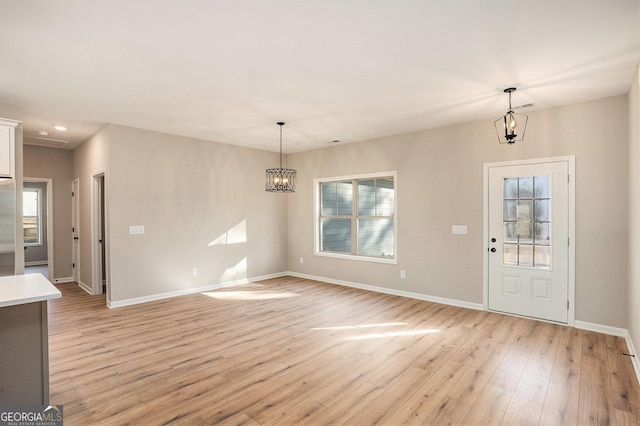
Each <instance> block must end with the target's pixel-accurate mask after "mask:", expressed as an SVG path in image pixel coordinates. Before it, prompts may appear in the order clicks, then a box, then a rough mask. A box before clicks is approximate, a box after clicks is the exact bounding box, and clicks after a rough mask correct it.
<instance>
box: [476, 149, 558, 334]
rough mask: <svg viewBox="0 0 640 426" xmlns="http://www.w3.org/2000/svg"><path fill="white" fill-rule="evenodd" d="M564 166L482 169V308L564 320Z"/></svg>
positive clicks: (536, 165)
mask: <svg viewBox="0 0 640 426" xmlns="http://www.w3.org/2000/svg"><path fill="white" fill-rule="evenodd" d="M568 178H569V164H568V161H554V162H544V163H533V164H520V165H505V166H500V165H494V166H491V167H489V168H488V179H487V182H488V197H489V199H488V237H489V241H488V287H489V289H488V307H489V309H490V310H494V311H500V312H506V313H511V314H516V315H523V316H528V317H534V318H540V319H545V320H549V321H556V322H561V323H567V322H568V309H569V284H568V282H569V277H568V274H569V179H568Z"/></svg>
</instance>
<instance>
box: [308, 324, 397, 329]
mask: <svg viewBox="0 0 640 426" xmlns="http://www.w3.org/2000/svg"><path fill="white" fill-rule="evenodd" d="M398 325H407V323H406V322H384V323H380V324H359V325H337V326H334V327H314V328H312V329H311V330H357V329H359V328H372V327H393V326H398Z"/></svg>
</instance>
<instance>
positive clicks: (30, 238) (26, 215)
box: [22, 188, 42, 246]
mask: <svg viewBox="0 0 640 426" xmlns="http://www.w3.org/2000/svg"><path fill="white" fill-rule="evenodd" d="M41 200H42V190H41V189H40V188H24V189H23V191H22V216H23V235H24V245H25V246H37V245H41V244H42V221H41V217H42V213H41V210H42V207H41Z"/></svg>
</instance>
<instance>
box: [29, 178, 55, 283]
mask: <svg viewBox="0 0 640 426" xmlns="http://www.w3.org/2000/svg"><path fill="white" fill-rule="evenodd" d="M22 199H23V233H24V250H23V252H24V265H25V269H24V273H25V274H35V273H41V274H42V275H44V276H45V278H47V279H48V280H49V281H53V279H54V277H55V275H54V259H53V256H54V251H53V245H54V244H53V203H52V200H53V180H52V179H50V178H33V177H25V178H24V184H23V198H22Z"/></svg>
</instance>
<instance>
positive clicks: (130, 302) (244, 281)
mask: <svg viewBox="0 0 640 426" xmlns="http://www.w3.org/2000/svg"><path fill="white" fill-rule="evenodd" d="M286 275H287V273H286V272H279V273H277V274H270V275H262V276H259V277H252V278H244V279H241V280H236V281H227V282H224V283H218V284H211V285H207V286H204V287H196V288H189V289H184V290H177V291H170V292H167V293H160V294H151V295H149V296H142V297H134V298H132V299H124V300H116V301H110V300H107V307H108V308H121V307H123V306H130V305H138V304H140V303H146V302H152V301H154V300H162V299H168V298H170V297H177V296H185V295H187V294H194V293H202V292H204V291H211V290H217V289H220V288H225V287H233V286H238V285H242V284H249V283H252V282H256V281H262V280H266V279H269V278H279V277H284V276H286Z"/></svg>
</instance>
